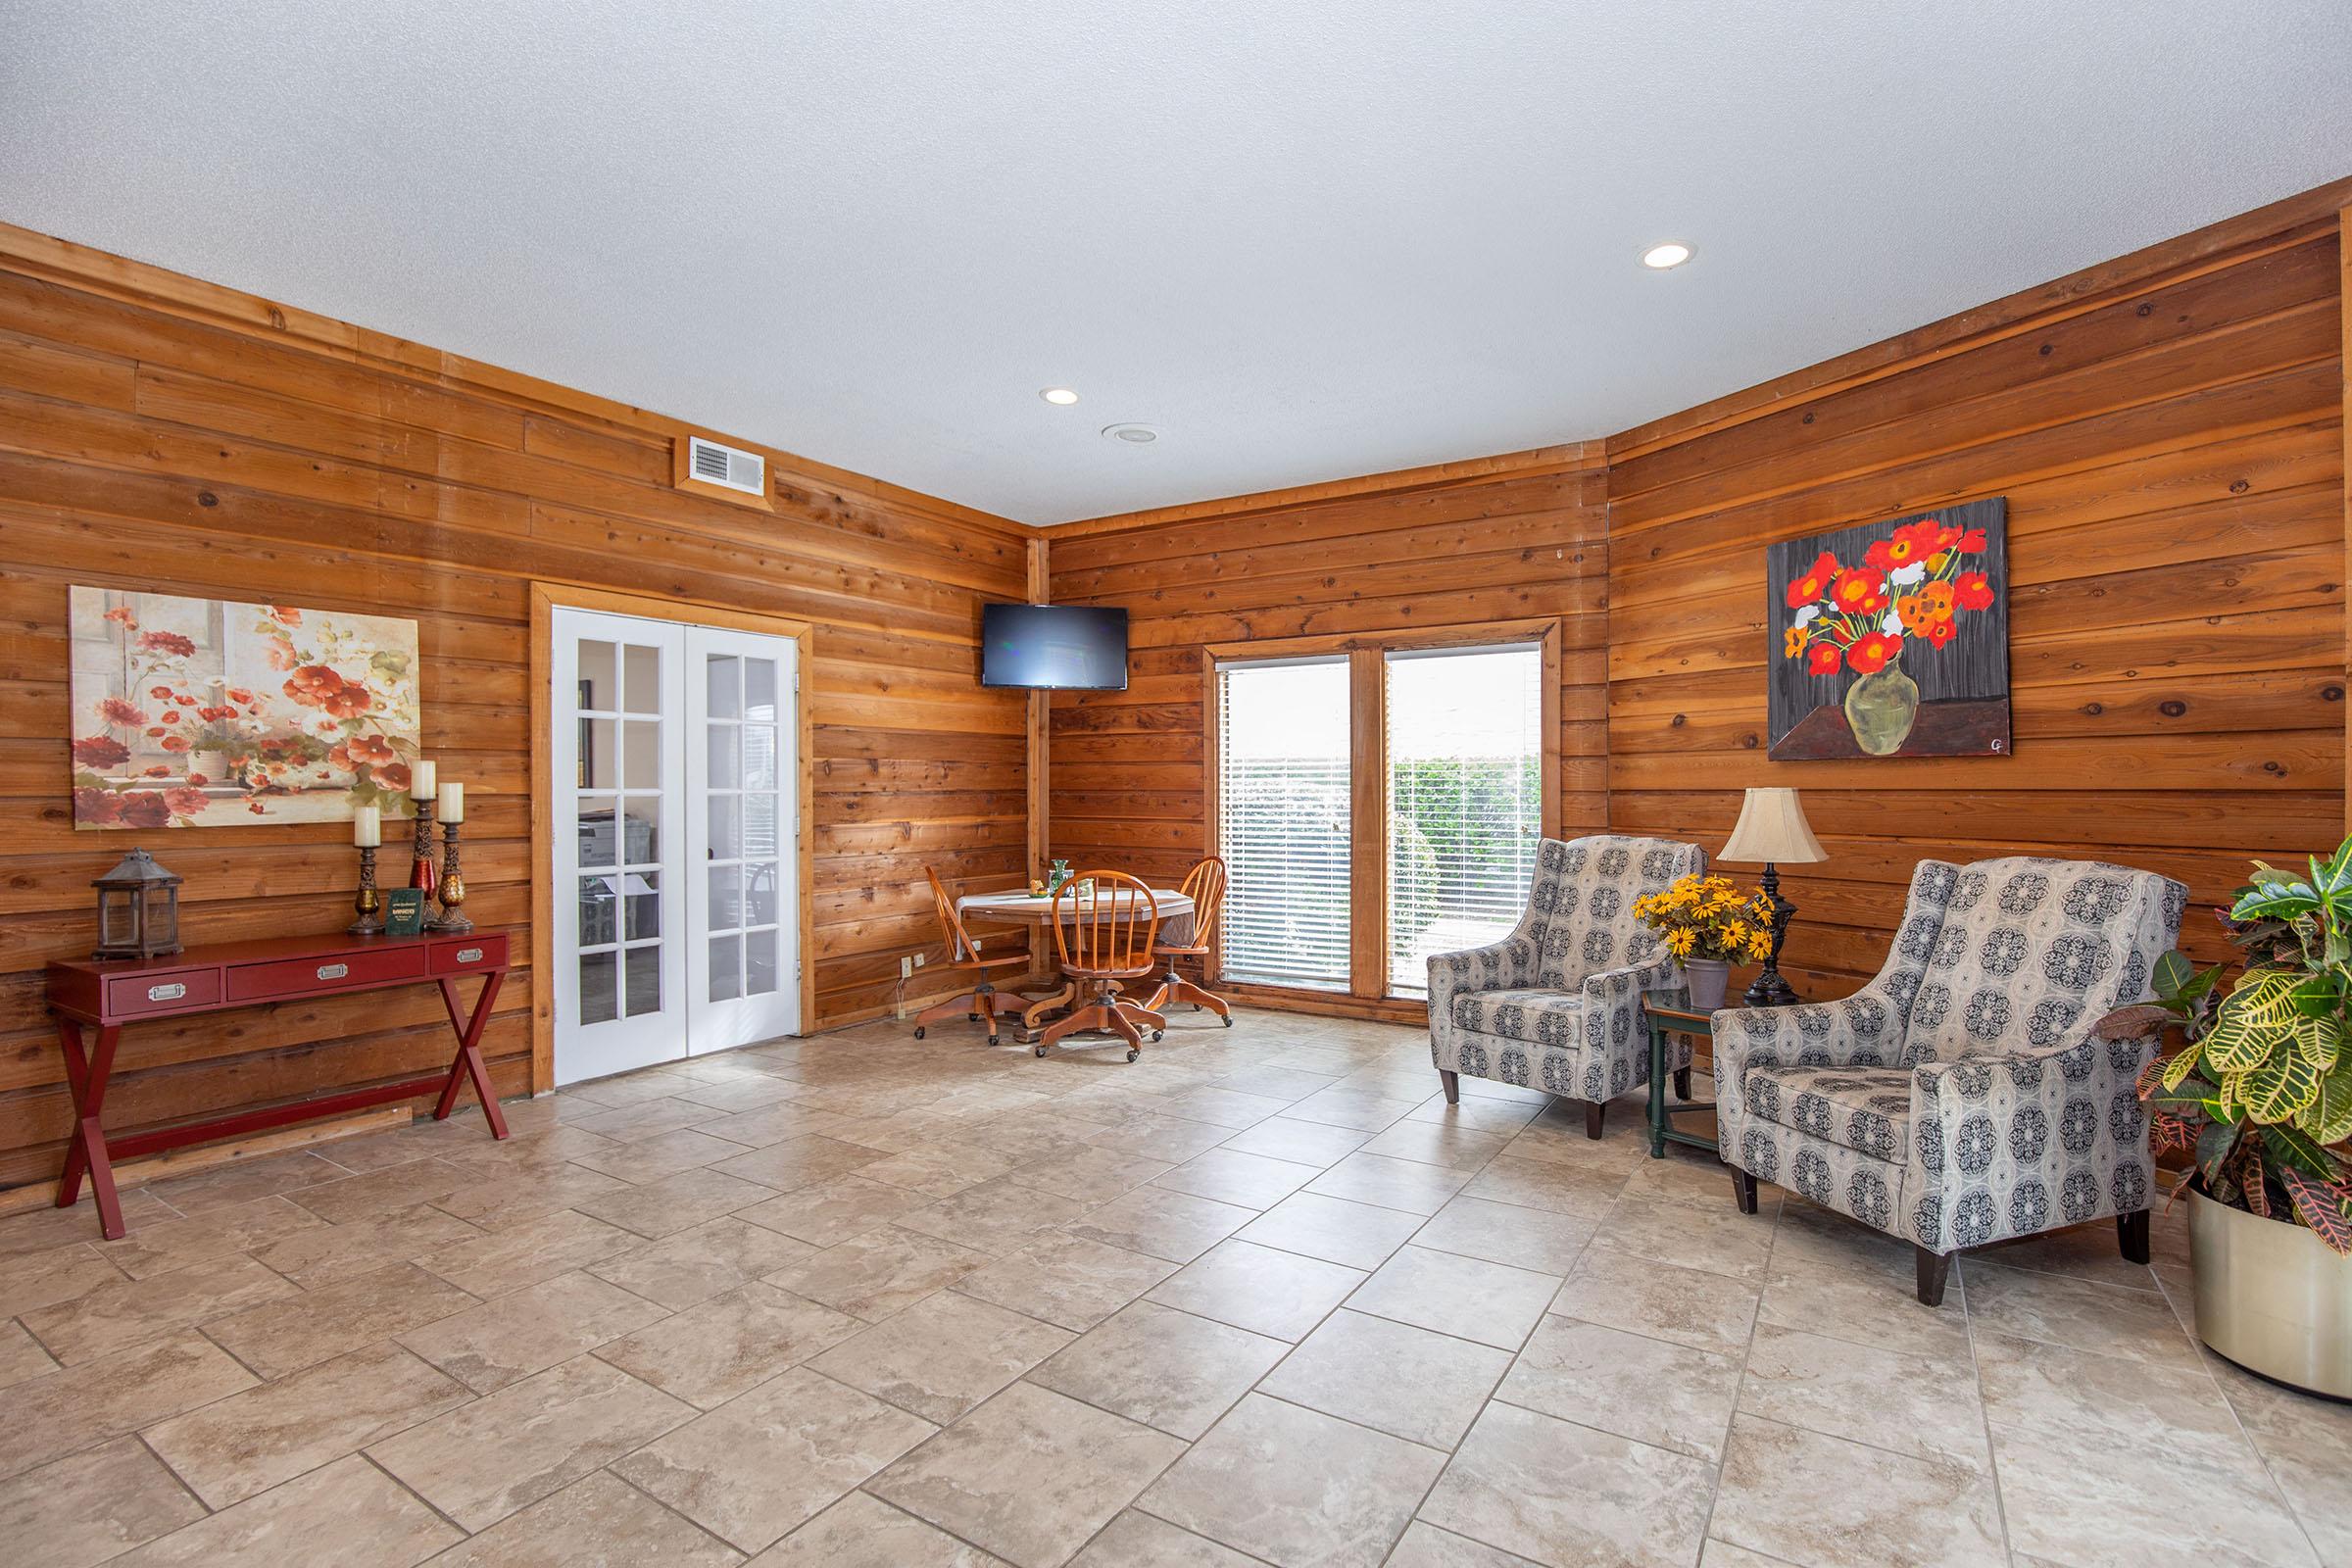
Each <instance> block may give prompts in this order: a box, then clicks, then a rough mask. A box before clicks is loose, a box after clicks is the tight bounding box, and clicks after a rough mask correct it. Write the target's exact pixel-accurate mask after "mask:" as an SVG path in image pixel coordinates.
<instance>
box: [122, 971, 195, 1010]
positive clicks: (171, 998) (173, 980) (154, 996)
mask: <svg viewBox="0 0 2352 1568" xmlns="http://www.w3.org/2000/svg"><path fill="white" fill-rule="evenodd" d="M220 1000H221V971H220V970H218V969H191V970H189V971H188V972H186V973H185V974H155V975H148V974H134V975H125V976H123V978H122V979H120V980H109V981H108V982H107V983H106V1010H107V1012H108V1013H109V1014H111V1015H112V1016H115V1017H122V1016H123V1015H124V1014H126V1013H133V1012H175V1011H177V1010H178V1009H180V1008H182V1007H209V1006H211V1005H213V1004H214V1003H217V1002H219V1001H220Z"/></svg>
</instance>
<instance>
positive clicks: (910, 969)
mask: <svg viewBox="0 0 2352 1568" xmlns="http://www.w3.org/2000/svg"><path fill="white" fill-rule="evenodd" d="M913 973H914V960H913V959H912V958H901V959H900V960H899V978H900V979H902V980H905V979H907V978H908V977H910V976H911V975H912V974H913Z"/></svg>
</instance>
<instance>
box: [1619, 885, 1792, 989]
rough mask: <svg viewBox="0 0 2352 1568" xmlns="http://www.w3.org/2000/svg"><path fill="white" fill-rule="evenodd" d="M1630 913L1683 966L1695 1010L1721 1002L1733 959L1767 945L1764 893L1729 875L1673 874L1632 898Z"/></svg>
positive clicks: (1749, 956)
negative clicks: (1666, 884)
mask: <svg viewBox="0 0 2352 1568" xmlns="http://www.w3.org/2000/svg"><path fill="white" fill-rule="evenodd" d="M1634 915H1635V917H1636V918H1637V919H1639V920H1641V922H1642V924H1643V925H1646V926H1648V927H1649V928H1650V929H1651V930H1652V931H1655V932H1656V933H1657V934H1658V940H1659V941H1660V942H1661V943H1663V944H1664V945H1665V948H1666V951H1667V953H1668V954H1670V955H1671V956H1673V958H1674V961H1675V962H1676V964H1677V965H1679V966H1680V967H1681V969H1682V971H1683V984H1684V986H1685V987H1686V988H1687V989H1688V990H1689V991H1690V993H1691V1007H1692V1008H1694V1009H1695V1010H1697V1011H1700V1012H1712V1011H1714V1010H1715V1009H1716V1008H1717V1007H1720V1006H1722V1005H1723V991H1724V985H1725V982H1726V981H1727V980H1728V979H1729V977H1730V975H1731V966H1732V965H1733V964H1735V963H1745V962H1752V961H1754V960H1756V959H1758V958H1761V957H1763V956H1765V955H1766V954H1768V953H1770V952H1771V951H1772V913H1771V911H1770V910H1769V909H1767V908H1765V907H1764V904H1763V895H1762V894H1760V893H1757V892H1754V891H1753V890H1749V891H1745V892H1743V891H1741V890H1740V886H1739V885H1738V884H1737V883H1735V882H1734V881H1733V880H1732V879H1731V878H1730V877H1728V876H1700V875H1699V874H1698V873H1696V872H1692V873H1691V874H1690V875H1688V876H1682V877H1677V878H1676V879H1675V882H1674V885H1673V886H1672V887H1670V888H1667V889H1666V890H1665V891H1664V892H1661V893H1645V894H1643V895H1642V897H1641V898H1638V899H1636V900H1635V901H1634Z"/></svg>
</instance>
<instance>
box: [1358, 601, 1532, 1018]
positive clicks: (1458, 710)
mask: <svg viewBox="0 0 2352 1568" xmlns="http://www.w3.org/2000/svg"><path fill="white" fill-rule="evenodd" d="M1385 674H1386V677H1387V683H1388V692H1387V699H1388V700H1387V704H1386V707H1387V711H1388V755H1389V989H1390V992H1391V994H1392V995H1396V996H1404V997H1420V996H1427V995H1428V994H1429V967H1428V964H1429V957H1430V955H1432V954H1436V953H1452V952H1455V951H1457V950H1459V949H1462V948H1475V947H1481V946H1484V945H1485V944H1487V943H1490V942H1495V941H1498V940H1500V939H1501V938H1503V937H1505V936H1508V935H1509V934H1510V931H1511V928H1512V927H1513V926H1514V925H1517V924H1518V923H1519V915H1520V913H1521V911H1522V910H1523V909H1524V908H1525V907H1526V906H1527V889H1528V883H1529V881H1530V879H1531V878H1532V877H1533V875H1534V872H1535V864H1536V848H1537V846H1538V844H1539V843H1541V842H1542V840H1543V836H1544V787H1543V778H1544V737H1543V715H1544V702H1543V676H1544V656H1543V650H1542V648H1541V647H1540V646H1539V645H1536V644H1532V643H1531V644H1524V645H1519V646H1512V647H1503V648H1475V649H1463V648H1444V649H1426V650H1410V651H1408V650H1395V651H1392V652H1391V653H1389V655H1388V656H1387V658H1386V662H1385Z"/></svg>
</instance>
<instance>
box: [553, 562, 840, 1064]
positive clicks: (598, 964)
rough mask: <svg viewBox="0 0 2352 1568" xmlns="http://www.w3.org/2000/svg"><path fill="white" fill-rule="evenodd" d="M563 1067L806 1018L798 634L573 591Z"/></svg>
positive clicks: (718, 1039)
mask: <svg viewBox="0 0 2352 1568" xmlns="http://www.w3.org/2000/svg"><path fill="white" fill-rule="evenodd" d="M552 629H553V633H554V650H553V651H554V656H555V657H554V660H553V663H554V679H555V690H554V693H553V704H552V707H551V711H552V712H553V713H554V714H555V723H554V725H553V737H552V739H553V747H552V749H553V752H554V756H553V757H552V759H551V760H550V761H551V771H550V783H549V789H550V793H551V797H552V798H551V802H550V805H551V810H550V812H549V817H550V821H551V824H552V827H551V830H552V832H553V833H554V835H555V843H554V852H555V853H554V857H553V858H554V864H555V878H556V910H557V916H556V941H555V955H556V965H555V967H556V975H555V982H556V984H555V993H556V999H555V1000H556V1081H557V1082H558V1083H573V1082H577V1081H578V1080H580V1079H583V1078H601V1077H604V1076H606V1075H608V1074H611V1073H615V1072H625V1071H627V1070H628V1069H630V1068H632V1067H642V1066H647V1065H650V1064H652V1063H654V1062H659V1061H671V1060H675V1059H677V1058H679V1057H681V1056H685V1055H689V1054H701V1053H704V1052H710V1051H723V1050H726V1049H727V1048H729V1047H731V1046H739V1045H743V1044H746V1043H748V1042H750V1041H754V1040H764V1039H768V1038H771V1037H773V1036H776V1035H780V1034H790V1033H794V1032H795V1031H796V1030H797V1029H798V1026H799V1022H800V979H799V974H800V955H799V948H798V937H799V933H798V930H797V918H796V916H797V914H798V911H799V908H800V890H799V887H798V885H797V872H798V867H799V864H800V860H799V857H798V855H797V854H796V853H795V845H794V839H793V836H794V833H795V831H796V829H797V824H798V821H799V803H798V800H797V798H796V794H795V791H796V787H797V780H798V777H799V759H798V757H797V756H796V755H795V742H796V739H797V737H798V735H799V725H798V723H797V720H796V715H795V711H794V705H795V702H796V695H795V684H796V682H795V665H794V658H795V655H796V654H797V652H798V645H797V644H795V643H794V642H793V641H792V640H791V639H790V638H782V637H760V636H755V635H753V634H751V633H747V632H736V631H725V630H720V629H717V628H713V627H706V626H688V625H682V624H678V623H675V622H670V621H662V620H647V619H640V618H637V617H634V616H629V615H614V614H607V613H601V612H594V611H584V610H571V609H565V608H562V607H558V608H557V609H556V611H555V613H554V616H553V621H552Z"/></svg>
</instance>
